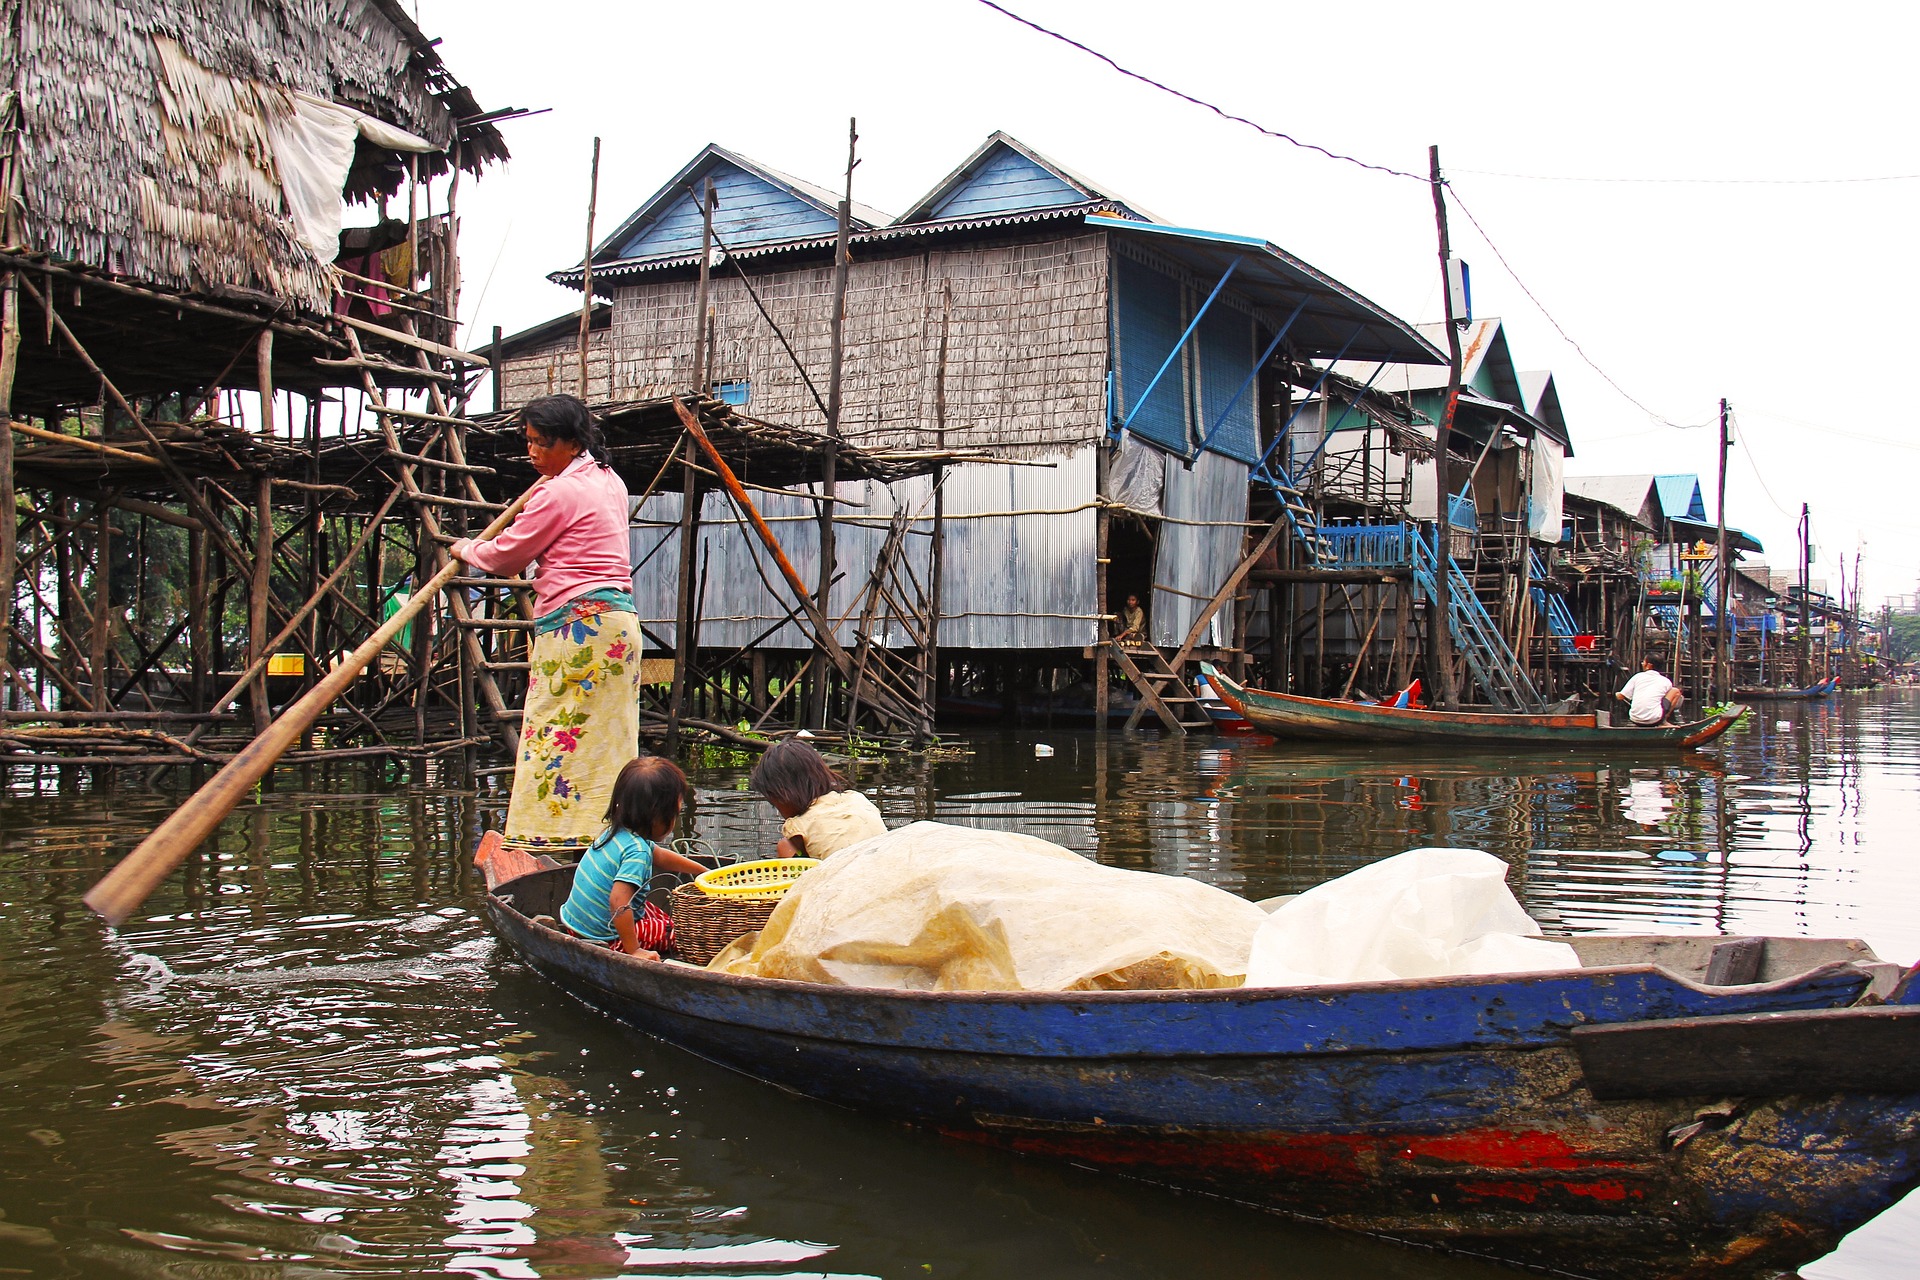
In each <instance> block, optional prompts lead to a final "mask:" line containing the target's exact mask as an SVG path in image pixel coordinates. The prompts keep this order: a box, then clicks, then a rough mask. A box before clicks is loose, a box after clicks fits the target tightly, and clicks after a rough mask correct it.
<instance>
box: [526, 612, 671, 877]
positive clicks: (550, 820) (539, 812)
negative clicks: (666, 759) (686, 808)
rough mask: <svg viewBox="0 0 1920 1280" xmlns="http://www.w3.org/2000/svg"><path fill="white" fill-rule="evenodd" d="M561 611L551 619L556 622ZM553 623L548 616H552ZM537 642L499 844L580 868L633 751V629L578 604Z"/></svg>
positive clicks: (636, 670) (628, 621)
mask: <svg viewBox="0 0 1920 1280" xmlns="http://www.w3.org/2000/svg"><path fill="white" fill-rule="evenodd" d="M558 613H560V611H556V614H558ZM550 616H552V615H550ZM547 622H548V619H546V618H543V619H541V624H542V627H541V629H540V630H539V632H538V633H537V634H536V635H535V637H534V641H533V653H532V658H531V663H530V666H529V669H528V672H527V700H526V708H525V713H524V718H523V721H522V724H523V727H522V729H521V731H520V757H519V759H518V760H516V761H515V762H514V769H513V799H512V801H511V803H510V804H509V806H508V808H507V831H506V844H507V845H508V846H509V847H511V848H517V849H522V850H525V851H527V852H529V853H535V854H540V853H549V854H552V855H554V856H555V857H558V858H561V859H563V860H573V861H578V860H579V857H580V855H581V854H582V853H583V852H585V850H586V848H587V846H588V845H590V844H592V843H593V841H594V839H595V838H596V837H598V836H599V834H600V833H601V831H602V830H604V829H605V828H606V825H607V802H608V800H609V799H611V797H612V795H613V783H614V779H616V778H617V777H619V776H620V770H621V769H622V768H624V767H625V766H626V764H627V762H628V761H629V760H632V759H633V758H634V756H636V755H638V754H639V749H640V623H639V620H638V619H637V618H636V617H635V616H634V613H633V609H632V606H631V605H628V606H627V607H626V608H619V607H616V606H615V605H614V604H613V603H612V602H610V601H608V600H605V599H595V598H593V597H592V596H588V597H585V598H583V599H581V600H577V601H574V602H572V603H571V605H570V606H568V607H567V609H566V610H565V612H564V614H563V615H561V616H560V617H559V619H558V622H557V625H556V626H555V627H554V628H553V629H551V630H549V629H547V627H546V624H547Z"/></svg>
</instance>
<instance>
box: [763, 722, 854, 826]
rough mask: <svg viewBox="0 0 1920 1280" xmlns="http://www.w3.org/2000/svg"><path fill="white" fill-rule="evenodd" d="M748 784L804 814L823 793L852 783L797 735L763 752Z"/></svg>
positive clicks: (777, 803)
mask: <svg viewBox="0 0 1920 1280" xmlns="http://www.w3.org/2000/svg"><path fill="white" fill-rule="evenodd" d="M747 785H748V786H750V787H752V788H753V789H754V790H755V791H758V792H759V793H760V794H761V795H763V796H765V797H766V798H767V799H769V800H771V801H773V802H774V803H775V804H776V805H779V806H781V807H783V808H787V809H791V810H793V812H795V813H805V812H806V811H807V810H808V809H809V808H811V807H812V806H813V802H814V801H815V800H818V799H819V798H820V797H821V796H824V795H826V794H827V793H828V792H829V791H845V790H846V789H847V788H848V786H849V785H850V784H849V783H848V782H847V780H846V779H845V778H843V777H841V776H840V775H839V773H838V772H836V771H835V770H834V768H833V766H832V765H830V764H828V763H827V762H826V759H825V758H824V757H823V756H821V754H820V753H819V752H818V751H815V750H814V749H813V748H812V747H810V746H808V745H807V744H806V743H804V742H802V741H801V740H800V739H798V738H788V739H786V740H785V741H784V742H776V743H774V744H773V745H772V746H770V747H768V748H767V749H766V751H765V752H764V753H762V754H761V756H760V763H759V764H757V765H755V766H753V773H752V774H751V775H750V776H749V777H748V778H747Z"/></svg>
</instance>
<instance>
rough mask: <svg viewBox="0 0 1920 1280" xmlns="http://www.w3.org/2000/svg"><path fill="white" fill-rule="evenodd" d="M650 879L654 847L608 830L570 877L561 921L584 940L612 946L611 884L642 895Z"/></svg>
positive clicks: (627, 832)
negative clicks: (624, 886)
mask: <svg viewBox="0 0 1920 1280" xmlns="http://www.w3.org/2000/svg"><path fill="white" fill-rule="evenodd" d="M652 878H653V843H652V841H649V840H646V839H643V838H642V837H640V836H637V835H635V834H634V833H633V832H631V831H626V830H620V829H612V828H610V829H608V830H607V831H606V832H605V833H604V834H603V835H601V837H600V838H599V839H598V840H595V841H594V842H593V844H592V845H591V846H590V847H589V848H588V849H587V851H586V853H585V854H584V855H583V856H582V857H581V859H580V865H579V867H577V868H576V869H575V870H574V873H573V892H572V893H569V894H568V895H567V903H566V905H565V906H563V907H561V908H560V921H561V923H562V924H564V925H566V926H567V928H569V929H571V930H573V931H574V932H575V933H577V934H579V935H580V936H581V937H583V938H592V939H593V940H594V941H596V942H612V941H613V940H614V939H615V938H617V937H619V936H620V935H619V933H618V932H617V931H616V930H615V929H614V927H613V905H612V903H611V902H610V901H609V898H608V895H609V894H611V893H612V892H613V885H614V881H616V880H618V881H622V882H624V883H626V884H630V885H632V886H633V887H634V888H635V889H638V890H642V891H644V890H645V889H646V887H647V881H648V880H651V879H652Z"/></svg>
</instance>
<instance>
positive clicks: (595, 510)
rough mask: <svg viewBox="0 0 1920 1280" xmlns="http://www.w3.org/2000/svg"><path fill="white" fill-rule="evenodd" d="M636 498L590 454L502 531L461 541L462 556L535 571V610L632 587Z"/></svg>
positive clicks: (478, 564) (492, 567)
mask: <svg viewBox="0 0 1920 1280" xmlns="http://www.w3.org/2000/svg"><path fill="white" fill-rule="evenodd" d="M630 502H631V499H630V497H629V496H628V494H627V486H626V482H625V481H623V480H622V479H620V477H619V476H618V475H616V474H615V473H614V471H613V469H612V468H611V467H603V466H601V465H600V464H599V463H597V462H595V461H594V460H593V458H592V457H591V456H590V455H588V454H585V453H583V454H581V455H580V456H579V457H577V458H575V459H574V460H573V461H572V462H571V463H570V464H568V466H567V469H566V470H565V471H562V472H561V473H560V474H559V475H557V476H553V477H550V478H549V479H548V480H547V481H546V482H545V483H544V484H542V485H541V486H540V487H539V488H538V489H536V490H534V494H533V497H532V498H531V499H529V500H528V502H527V505H526V507H525V508H523V509H522V510H521V512H520V514H519V515H517V516H515V517H514V519H513V523H512V524H510V525H508V526H507V527H506V530H505V532H503V533H501V535H500V536H499V537H497V538H490V539H488V540H487V541H485V542H464V543H462V544H460V545H459V546H456V547H455V548H454V552H455V554H456V555H458V556H459V557H460V558H461V559H462V560H465V561H466V562H467V563H468V564H470V565H472V566H473V567H474V568H476V569H481V570H484V571H485V572H487V573H498V574H512V573H519V572H520V571H521V570H523V569H525V568H526V567H527V566H528V565H530V564H535V562H536V561H537V562H538V564H537V565H536V567H535V572H534V575H533V609H534V613H535V615H536V616H539V615H544V614H548V613H551V612H553V611H554V610H555V609H558V608H559V607H560V606H561V605H563V604H565V603H567V602H568V601H569V600H575V599H578V598H579V597H581V596H583V595H585V594H587V593H588V592H589V591H599V590H602V589H604V588H608V587H611V588H615V589H617V590H620V591H631V590H633V556H632V551H631V550H630V544H629V542H628V535H627V509H628V506H629V505H630Z"/></svg>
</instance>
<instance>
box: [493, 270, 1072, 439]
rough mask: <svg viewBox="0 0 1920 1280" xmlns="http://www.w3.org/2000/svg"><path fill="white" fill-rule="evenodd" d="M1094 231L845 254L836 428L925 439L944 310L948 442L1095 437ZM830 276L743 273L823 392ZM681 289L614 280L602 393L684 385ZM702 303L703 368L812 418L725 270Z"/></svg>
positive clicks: (749, 408)
mask: <svg viewBox="0 0 1920 1280" xmlns="http://www.w3.org/2000/svg"><path fill="white" fill-rule="evenodd" d="M1105 239H1106V238H1105V236H1104V235H1102V234H1085V233H1081V234H1075V235H1071V236H1066V237H1063V238H1060V239H1054V240H1038V241H1035V240H1028V241H1024V242H1000V243H981V244H968V245H958V246H951V247H943V248H937V249H930V250H924V251H922V252H919V253H913V254H910V255H906V256H899V257H889V258H879V259H867V260H856V261H855V262H854V263H853V265H852V267H851V269H850V272H849V275H848V286H847V323H846V365H845V373H844V378H843V383H842V395H843V397H844V406H845V407H844V409H843V411H842V415H841V426H842V430H843V431H844V433H845V434H846V436H847V437H848V438H849V439H850V440H852V441H853V442H854V443H856V444H862V445H874V446H880V445H885V446H895V447H898V446H905V447H927V448H931V447H934V446H935V445H936V444H937V443H938V442H939V441H938V439H937V437H936V428H937V419H938V411H937V402H938V396H937V390H938V386H939V369H940V337H941V328H942V325H943V322H944V325H945V328H946V337H947V344H946V346H947V359H946V375H945V405H946V416H945V423H946V433H945V437H944V443H945V444H946V446H947V447H949V448H958V449H971V448H992V449H995V450H996V451H1000V452H1008V451H1011V452H1014V453H1029V454H1052V453H1058V452H1061V451H1062V450H1064V449H1066V448H1070V447H1072V446H1075V445H1080V444H1086V443H1089V442H1091V441H1093V440H1095V439H1097V438H1098V437H1099V435H1100V433H1101V430H1102V416H1103V412H1104V406H1105V398H1106V366H1107V271H1108V265H1107V251H1106V243H1105ZM832 281H833V273H832V268H831V266H830V265H829V264H826V263H818V264H812V265H807V266H801V267H793V268H788V269H785V270H780V271H775V272H769V273H767V274H764V275H756V276H754V277H753V282H754V287H755V289H757V290H758V291H759V294H760V298H761V301H762V303H763V304H764V305H765V306H766V308H767V311H768V312H769V313H770V314H771V315H772V317H773V319H774V321H775V322H776V323H778V324H779V326H780V327H781V329H782V330H784V331H785V333H786V335H787V340H788V341H789V342H791V343H792V344H793V348H794V350H795V352H796V353H797V354H798V355H799V357H800V359H801V361H802V362H803V363H804V364H805V365H806V368H807V372H808V375H809V376H810V377H811V378H812V380H813V384H814V387H815V389H816V390H817V391H818V393H819V396H820V398H821V399H822V400H824V399H825V398H826V395H827V370H828V359H829V353H830V350H831V337H830V332H829V325H828V317H829V311H830V307H831V301H832ZM694 289H695V286H694V283H693V282H692V281H686V280H662V281H646V282H643V283H640V284H636V285H627V286H623V287H621V288H620V289H618V290H617V291H616V294H615V298H614V311H613V343H614V380H615V385H614V395H615V397H616V398H617V397H623V396H626V395H628V394H630V393H631V391H632V389H634V388H636V387H642V386H650V385H658V384H663V383H666V384H672V385H677V386H685V385H688V383H689V382H690V380H691V370H692V361H693V338H694V329H693V303H694ZM712 305H713V311H714V317H715V320H714V325H715V343H714V359H713V377H714V378H715V380H728V379H740V378H744V379H748V380H750V381H751V383H752V398H751V399H750V400H749V401H748V403H747V405H746V406H745V409H746V412H748V413H750V414H752V415H753V416H755V417H759V418H766V419H769V420H772V421H775V422H785V423H791V424H793V425H796V426H805V427H818V426H819V425H820V423H821V422H822V415H821V412H820V409H819V407H818V406H817V405H816V403H815V401H814V398H813V395H812V394H810V393H809V392H808V390H807V387H806V385H805V383H804V382H803V380H802V378H801V377H800V374H799V373H798V371H797V370H796V369H795V368H794V365H793V361H792V360H791V359H790V358H789V357H788V355H787V354H786V351H785V350H784V349H783V348H782V347H781V345H780V342H779V339H778V338H777V337H776V336H775V335H774V333H773V331H772V329H771V328H770V327H769V326H768V325H767V322H766V321H765V320H763V319H762V318H761V316H760V314H759V312H758V311H757V310H756V309H755V307H754V305H753V302H752V300H751V299H750V298H749V297H748V296H747V292H746V290H745V288H744V287H743V286H742V285H741V282H740V280H739V277H738V276H736V275H734V274H732V273H731V272H730V271H725V270H723V272H722V273H719V274H716V275H715V276H714V278H713V282H712ZM943 318H944V320H943ZM516 363H519V364H527V363H537V362H530V361H529V360H527V359H526V358H524V357H523V358H521V359H520V360H518V361H516ZM516 376H518V375H516ZM541 376H542V377H544V373H542V375H541ZM509 402H511V401H509Z"/></svg>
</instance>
